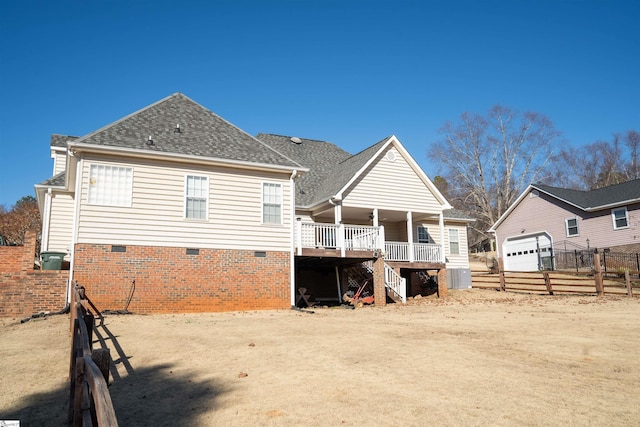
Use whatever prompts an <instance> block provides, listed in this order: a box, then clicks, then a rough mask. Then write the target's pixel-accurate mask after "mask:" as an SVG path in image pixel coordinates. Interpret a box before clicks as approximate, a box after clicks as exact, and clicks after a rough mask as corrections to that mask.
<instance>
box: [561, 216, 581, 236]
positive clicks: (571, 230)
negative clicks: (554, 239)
mask: <svg viewBox="0 0 640 427" xmlns="http://www.w3.org/2000/svg"><path fill="white" fill-rule="evenodd" d="M564 223H565V227H566V230H567V237H573V236H577V235H579V234H580V233H579V231H578V218H567V219H565V220H564Z"/></svg>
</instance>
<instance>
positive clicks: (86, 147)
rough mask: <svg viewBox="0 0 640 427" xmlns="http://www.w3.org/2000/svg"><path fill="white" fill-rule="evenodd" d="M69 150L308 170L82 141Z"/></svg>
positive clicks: (288, 169)
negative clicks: (84, 142)
mask: <svg viewBox="0 0 640 427" xmlns="http://www.w3.org/2000/svg"><path fill="white" fill-rule="evenodd" d="M69 150H70V152H71V153H72V154H73V153H97V154H118V155H125V156H129V157H134V158H139V159H140V158H142V159H153V160H170V161H174V162H180V163H191V164H194V163H195V164H202V165H209V166H227V167H232V168H237V169H251V170H261V171H269V172H273V171H276V172H288V173H291V172H293V171H294V170H295V171H297V172H298V173H304V172H308V171H309V169H308V168H305V167H302V166H298V167H296V166H279V165H271V164H268V163H254V162H246V161H239V160H227V159H220V158H215V157H202V156H194V155H187V154H176V153H157V152H149V151H147V150H136V149H132V148H122V147H109V146H103V145H94V144H83V143H71V144H69Z"/></svg>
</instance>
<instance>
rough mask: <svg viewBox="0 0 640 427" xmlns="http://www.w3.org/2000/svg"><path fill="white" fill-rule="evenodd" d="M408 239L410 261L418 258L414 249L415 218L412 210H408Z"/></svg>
mask: <svg viewBox="0 0 640 427" xmlns="http://www.w3.org/2000/svg"><path fill="white" fill-rule="evenodd" d="M407 241H408V242H409V262H414V261H415V260H416V257H415V252H414V250H413V218H412V214H411V211H409V212H407Z"/></svg>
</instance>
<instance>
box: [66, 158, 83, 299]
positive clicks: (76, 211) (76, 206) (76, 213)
mask: <svg viewBox="0 0 640 427" xmlns="http://www.w3.org/2000/svg"><path fill="white" fill-rule="evenodd" d="M83 165H84V160H83V159H82V158H81V159H80V160H79V161H78V163H77V164H76V187H75V190H74V194H73V195H74V201H73V225H72V227H73V231H72V233H71V255H70V256H71V260H70V263H69V271H70V273H69V282H68V283H67V304H71V290H72V287H73V285H72V284H73V269H74V264H75V260H76V256H75V254H76V243H77V241H78V227H79V222H80V221H79V219H80V199H81V198H82V192H81V190H82V167H83Z"/></svg>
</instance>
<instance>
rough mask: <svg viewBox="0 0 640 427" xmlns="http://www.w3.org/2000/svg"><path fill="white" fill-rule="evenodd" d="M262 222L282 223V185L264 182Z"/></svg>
mask: <svg viewBox="0 0 640 427" xmlns="http://www.w3.org/2000/svg"><path fill="white" fill-rule="evenodd" d="M262 222H263V223H265V224H282V185H281V184H274V183H270V182H264V183H262Z"/></svg>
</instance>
